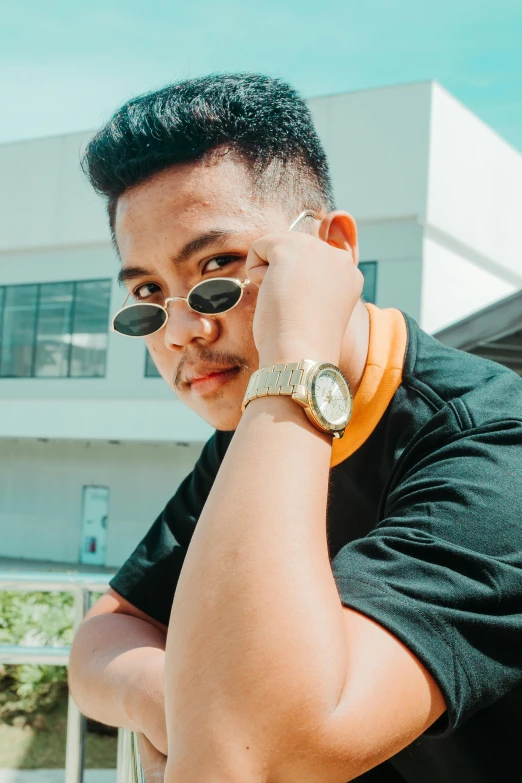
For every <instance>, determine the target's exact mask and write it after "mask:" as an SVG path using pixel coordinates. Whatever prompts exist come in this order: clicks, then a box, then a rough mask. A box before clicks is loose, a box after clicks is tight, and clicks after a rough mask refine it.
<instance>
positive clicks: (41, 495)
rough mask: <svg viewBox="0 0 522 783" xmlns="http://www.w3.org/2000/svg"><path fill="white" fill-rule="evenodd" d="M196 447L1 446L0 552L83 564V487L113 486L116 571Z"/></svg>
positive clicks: (111, 546) (110, 554)
mask: <svg viewBox="0 0 522 783" xmlns="http://www.w3.org/2000/svg"><path fill="white" fill-rule="evenodd" d="M199 452H200V449H199V448H198V447H195V446H190V447H179V446H178V447H176V446H174V445H172V446H171V445H168V446H167V445H156V444H148V445H147V444H140V445H136V444H129V443H127V444H121V445H111V444H105V443H88V442H85V443H74V442H68V443H56V442H54V443H53V442H50V443H40V442H34V441H33V442H28V441H9V440H0V464H1V465H2V470H1V471H0V552H1V554H2V556H4V557H22V558H26V559H36V560H52V561H55V562H68V563H76V562H78V553H79V548H80V536H81V514H82V487H83V486H84V485H89V484H93V485H102V486H108V487H109V488H110V501H109V502H110V505H109V521H108V540H107V562H106V565H108V566H114V567H118V566H119V565H121V563H122V562H123V561H124V560H125V559H126V558H127V557H128V555H129V554H130V553H131V551H132V550H133V549H134V547H135V546H136V544H137V543H138V542H139V541H140V539H141V538H142V536H143V534H144V533H145V532H146V531H147V530H148V528H149V527H150V525H151V524H152V522H153V521H154V520H155V518H156V517H157V515H158V514H159V512H160V511H161V509H162V508H163V507H164V505H165V503H166V502H167V500H168V499H169V498H170V497H171V496H172V495H173V494H174V492H175V491H176V489H177V487H178V485H179V483H180V482H181V481H182V479H183V478H184V477H185V476H186V475H187V474H188V473H189V472H190V470H191V469H192V466H193V464H194V462H195V461H196V459H197V457H198V455H199Z"/></svg>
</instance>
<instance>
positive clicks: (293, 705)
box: [165, 398, 346, 779]
mask: <svg viewBox="0 0 522 783" xmlns="http://www.w3.org/2000/svg"><path fill="white" fill-rule="evenodd" d="M330 453H331V440H330V438H329V437H328V436H323V435H322V434H321V433H319V432H318V431H317V430H315V429H314V428H313V427H312V425H310V424H309V423H308V421H307V419H306V418H305V416H304V414H303V412H302V411H301V410H300V409H299V408H298V407H297V406H296V405H295V404H294V403H292V401H291V400H289V399H288V398H287V399H283V398H265V399H261V400H256V401H255V402H254V403H252V404H251V405H250V406H249V407H248V408H247V410H246V412H245V415H244V416H243V418H242V420H241V422H240V424H239V427H238V429H237V431H236V433H235V435H234V438H233V440H232V443H231V445H230V447H229V450H228V451H227V454H226V457H225V460H224V462H223V464H222V466H221V469H220V471H219V474H218V477H217V479H216V482H215V484H214V487H213V489H212V492H211V495H210V496H209V499H208V501H207V503H206V505H205V509H204V511H203V514H202V516H201V518H200V520H199V523H198V526H197V529H196V532H195V534H194V536H193V538H192V541H191V545H190V548H189V551H188V555H187V557H186V560H185V563H184V566H183V571H182V574H181V578H180V581H179V583H178V586H177V590H176V597H175V600H174V606H173V611H172V617H171V624H170V628H171V632H172V634H173V638H175V639H176V644H175V646H174V645H168V647H167V657H166V668H165V691H166V700H167V701H166V704H167V726H168V731H169V748H171V750H173V749H175V750H176V753H175V754H174V755H173V757H172V761H174V756H176V755H177V756H178V757H179V758H180V759H181V762H180V763H181V766H183V764H184V759H185V756H186V755H187V754H188V755H190V753H191V749H192V748H193V747H194V743H196V742H198V743H199V744H200V747H201V745H203V746H204V747H205V748H206V749H207V750H208V759H209V768H211V767H212V765H214V768H213V774H214V775H215V772H216V768H217V765H221V766H222V767H223V768H227V769H229V768H231V767H232V766H234V767H235V769H241V765H242V763H243V761H242V760H244V763H245V765H246V766H245V768H244V769H245V771H246V770H247V769H248V765H249V764H250V759H252V761H254V756H255V757H256V759H257V760H259V759H262V760H263V762H265V761H266V762H267V763H270V760H272V759H273V758H275V756H276V755H277V754H278V753H284V749H285V747H286V746H287V744H294V743H295V742H296V741H299V737H301V736H302V737H303V738H304V736H305V735H306V736H308V734H309V732H310V730H311V724H312V723H314V722H316V721H318V720H320V718H321V717H322V716H326V715H328V714H329V713H330V712H331V711H333V710H334V709H335V706H336V704H337V700H338V698H339V695H340V694H341V692H342V688H343V684H344V681H345V677H346V650H345V647H346V644H345V637H344V631H343V622H342V611H343V610H342V606H341V603H340V601H339V596H338V593H337V589H336V586H335V582H334V579H333V576H332V571H331V567H330V563H329V557H328V549H327V538H326V502H327V489H328V472H329V462H330ZM202 738H204V739H202ZM171 743H172V745H171ZM261 746H263V747H261ZM245 749H248V750H245ZM199 758H200V761H199V762H198V763H201V764H203V765H204V764H205V762H204V761H203V760H202V759H201V755H200V756H199ZM169 761H170V758H169ZM254 763H257V761H256V762H254ZM187 779H188V778H187ZM216 779H217V778H216Z"/></svg>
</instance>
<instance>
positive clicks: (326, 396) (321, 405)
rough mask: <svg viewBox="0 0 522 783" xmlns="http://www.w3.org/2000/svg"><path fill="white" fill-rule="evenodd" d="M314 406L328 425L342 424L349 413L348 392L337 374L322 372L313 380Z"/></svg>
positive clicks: (327, 371) (330, 371)
mask: <svg viewBox="0 0 522 783" xmlns="http://www.w3.org/2000/svg"><path fill="white" fill-rule="evenodd" d="M314 396H315V402H316V405H317V407H318V409H319V411H320V412H321V415H322V416H324V418H325V419H326V421H327V422H328V423H329V424H332V425H336V424H342V423H343V422H345V421H346V419H347V416H348V412H349V398H348V390H347V389H345V384H344V381H342V380H341V379H340V378H339V376H338V375H337V373H335V372H334V371H332V370H323V371H322V372H320V373H319V375H318V376H317V378H316V380H315V388H314Z"/></svg>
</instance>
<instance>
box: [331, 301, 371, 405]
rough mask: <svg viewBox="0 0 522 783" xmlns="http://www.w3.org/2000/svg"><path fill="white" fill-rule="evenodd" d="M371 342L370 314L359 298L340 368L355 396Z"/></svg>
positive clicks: (345, 337) (348, 330)
mask: <svg viewBox="0 0 522 783" xmlns="http://www.w3.org/2000/svg"><path fill="white" fill-rule="evenodd" d="M369 344H370V316H369V314H368V310H367V309H366V306H365V304H364V303H363V302H362V301H361V300H359V301H358V302H357V305H356V306H355V309H354V311H353V313H352V317H351V318H350V320H349V322H348V326H347V328H346V332H345V335H344V338H343V343H342V346H341V356H340V359H339V369H340V370H341V371H342V372H343V373H344V375H345V376H346V379H347V381H348V383H349V385H350V389H351V392H352V395H353V396H354V397H355V395H356V394H357V390H358V388H359V386H360V384H361V380H362V377H363V374H364V370H365V368H366V360H367V358H368V347H369Z"/></svg>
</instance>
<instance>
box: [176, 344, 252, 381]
mask: <svg viewBox="0 0 522 783" xmlns="http://www.w3.org/2000/svg"><path fill="white" fill-rule="evenodd" d="M198 362H204V363H207V362H208V363H209V364H216V365H230V366H232V365H233V366H234V367H239V368H240V370H241V371H245V370H249V369H250V367H249V365H248V363H247V362H246V361H245V359H244V358H243V357H242V356H238V355H237V354H234V353H229V352H228V351H214V350H212V348H200V349H199V350H198V352H197V353H196V354H191V355H190V356H189V354H188V353H185V354H183V356H182V357H181V359H180V362H179V364H178V367H177V369H176V372H175V373H174V379H173V382H172V386H173V387H174V389H178V390H179V389H180V388H181V384H182V375H183V371H184V369H185V367H186V366H187V364H198Z"/></svg>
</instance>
